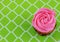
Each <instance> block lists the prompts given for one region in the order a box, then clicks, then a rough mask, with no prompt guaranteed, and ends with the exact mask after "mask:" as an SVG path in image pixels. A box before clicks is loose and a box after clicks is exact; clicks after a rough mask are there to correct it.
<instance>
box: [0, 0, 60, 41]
mask: <svg viewBox="0 0 60 42" xmlns="http://www.w3.org/2000/svg"><path fill="white" fill-rule="evenodd" d="M42 7H45V8H50V9H53V10H55V11H56V21H57V23H56V27H55V30H54V31H53V32H52V33H51V34H50V35H47V36H41V35H39V34H38V33H37V32H36V31H35V30H34V29H33V27H32V18H33V15H34V13H35V12H36V11H37V10H38V9H39V8H42ZM0 42H60V0H0Z"/></svg>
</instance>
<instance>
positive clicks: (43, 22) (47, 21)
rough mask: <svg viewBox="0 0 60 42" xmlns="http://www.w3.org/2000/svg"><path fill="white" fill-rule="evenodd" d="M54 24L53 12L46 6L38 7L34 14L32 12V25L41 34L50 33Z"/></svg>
mask: <svg viewBox="0 0 60 42" xmlns="http://www.w3.org/2000/svg"><path fill="white" fill-rule="evenodd" d="M55 24H56V19H55V12H54V11H53V10H51V9H48V8H41V9H39V10H38V11H37V12H36V14H34V17H33V20H32V25H33V27H34V28H35V29H36V30H37V31H39V32H41V33H42V34H45V33H46V34H47V33H50V32H51V31H52V30H53V29H54V27H55Z"/></svg>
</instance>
